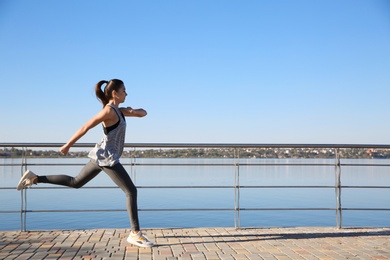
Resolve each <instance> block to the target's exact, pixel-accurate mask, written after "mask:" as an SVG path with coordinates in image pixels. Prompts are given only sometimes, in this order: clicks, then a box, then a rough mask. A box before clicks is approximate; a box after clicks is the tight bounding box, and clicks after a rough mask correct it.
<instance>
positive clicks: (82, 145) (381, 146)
mask: <svg viewBox="0 0 390 260" xmlns="http://www.w3.org/2000/svg"><path fill="white" fill-rule="evenodd" d="M63 145H64V143H6V142H3V143H0V147H34V148H36V147H61V146H63ZM94 145H95V143H76V144H74V145H73V146H72V147H74V148H87V147H93V146H94ZM124 147H134V148H141V147H142V148H194V147H195V148H338V149H342V148H362V149H365V148H367V149H369V148H375V149H390V144H288V143H286V144H274V143H257V144H250V143H125V144H124Z"/></svg>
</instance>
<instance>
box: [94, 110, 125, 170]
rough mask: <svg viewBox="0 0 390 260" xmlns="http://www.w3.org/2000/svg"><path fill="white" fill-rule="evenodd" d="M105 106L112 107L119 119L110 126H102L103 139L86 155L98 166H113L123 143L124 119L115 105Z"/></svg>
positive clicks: (117, 159) (120, 152) (120, 153)
mask: <svg viewBox="0 0 390 260" xmlns="http://www.w3.org/2000/svg"><path fill="white" fill-rule="evenodd" d="M107 106H110V107H112V108H113V109H114V111H115V112H116V114H117V115H118V118H119V121H118V123H117V124H115V125H114V126H112V127H108V128H104V136H103V139H102V140H101V141H100V143H97V144H96V145H95V147H94V148H93V149H92V150H91V151H90V152H89V154H88V157H89V158H91V159H92V160H93V161H95V162H96V163H97V164H98V165H99V166H114V165H115V164H117V163H119V158H120V157H121V155H122V152H123V145H124V143H125V133H126V120H125V118H124V116H123V114H122V112H121V111H120V110H118V109H117V108H116V107H115V106H113V105H111V104H108V105H107ZM115 126H116V127H115ZM114 127H115V128H114Z"/></svg>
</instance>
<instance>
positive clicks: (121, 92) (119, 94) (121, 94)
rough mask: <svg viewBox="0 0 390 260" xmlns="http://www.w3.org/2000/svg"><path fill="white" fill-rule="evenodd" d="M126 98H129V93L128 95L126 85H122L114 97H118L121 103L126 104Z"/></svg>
mask: <svg viewBox="0 0 390 260" xmlns="http://www.w3.org/2000/svg"><path fill="white" fill-rule="evenodd" d="M126 96H127V93H126V88H125V86H124V85H122V87H120V88H119V89H118V91H115V90H114V97H116V98H117V99H118V101H119V103H123V102H125V100H126Z"/></svg>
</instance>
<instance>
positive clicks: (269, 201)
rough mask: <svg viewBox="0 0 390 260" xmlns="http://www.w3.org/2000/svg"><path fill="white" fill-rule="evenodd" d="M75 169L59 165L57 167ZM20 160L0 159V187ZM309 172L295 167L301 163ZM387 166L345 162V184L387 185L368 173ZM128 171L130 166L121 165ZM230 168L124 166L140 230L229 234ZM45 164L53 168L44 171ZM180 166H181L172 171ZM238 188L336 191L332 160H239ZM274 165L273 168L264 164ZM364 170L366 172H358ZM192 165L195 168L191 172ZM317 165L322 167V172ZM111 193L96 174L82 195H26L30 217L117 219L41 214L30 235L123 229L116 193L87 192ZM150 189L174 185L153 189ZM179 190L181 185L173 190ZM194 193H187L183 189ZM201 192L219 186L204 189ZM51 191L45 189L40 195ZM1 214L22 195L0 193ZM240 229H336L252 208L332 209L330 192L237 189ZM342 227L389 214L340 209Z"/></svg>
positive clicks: (363, 200) (15, 220) (380, 198)
mask: <svg viewBox="0 0 390 260" xmlns="http://www.w3.org/2000/svg"><path fill="white" fill-rule="evenodd" d="M64 160H65V161H66V163H75V164H78V165H74V166H66V167H64V166H63V165H56V164H60V163H64ZM87 160H88V159H85V158H84V159H74V158H73V159H58V158H57V159H50V158H48V159H47V158H46V159H45V158H36V159H29V160H28V163H29V164H30V165H31V166H30V167H29V168H30V169H31V170H33V171H35V172H37V173H38V174H55V173H62V174H69V175H75V174H77V173H78V171H79V169H80V168H81V167H82V166H81V165H82V164H84V163H85V162H87ZM20 161H21V159H18V158H13V159H1V162H2V165H3V166H2V167H1V168H0V180H1V183H2V185H1V186H2V187H9V188H11V187H12V188H13V187H15V185H16V183H17V182H18V180H19V178H20V173H21V170H20V165H19V166H4V165H6V164H18V163H20ZM303 162H304V163H305V164H312V165H300V164H302V163H303ZM389 162H390V160H388V159H383V160H375V159H367V160H364V159H363V160H362V159H360V160H351V159H344V160H342V163H343V164H353V165H354V166H343V167H342V170H341V171H342V173H341V182H342V185H346V186H367V185H370V186H389V184H390V174H389V171H388V167H373V166H371V165H372V164H374V163H379V164H389ZM122 163H123V164H125V165H126V164H131V163H132V161H131V159H124V160H122ZM234 163H235V161H234V160H233V159H162V158H160V159H137V161H136V164H137V166H136V167H132V166H129V165H128V166H126V167H127V169H128V171H129V173H130V174H131V176H132V178H133V180H134V181H135V183H136V185H137V186H138V187H139V208H140V220H141V225H142V226H143V227H145V228H166V227H233V226H234V216H235V212H234V210H233V209H234V206H235V205H234V195H235V193H234V192H235V191H234V189H233V188H231V187H232V186H234V180H235V171H236V169H235V167H233V165H234ZM42 164H50V165H42ZM176 164H182V165H176ZM240 164H241V165H242V166H240V185H242V186H257V185H259V186H272V187H273V186H334V185H335V167H334V160H332V159H306V160H303V159H241V160H240ZM269 164H276V165H269ZM356 164H367V165H369V166H356ZM194 165H196V166H194ZM319 165H322V166H319ZM98 186H112V187H113V184H112V182H111V180H110V179H109V178H108V177H107V176H106V175H105V174H104V173H101V174H100V175H99V176H97V177H96V178H95V179H94V180H93V181H91V182H90V183H88V184H87V185H86V187H87V188H84V189H78V190H74V189H68V188H60V189H58V188H53V186H50V185H39V186H34V188H32V189H29V190H28V209H29V210H48V209H50V210H53V209H68V210H86V209H87V210H88V209H91V210H93V209H113V210H121V211H115V212H69V213H63V212H54V213H50V212H49V213H47V212H39V213H35V212H34V213H28V217H27V228H28V229H33V230H36V229H89V228H128V226H129V221H128V217H127V214H126V212H125V211H123V210H124V207H125V206H124V205H125V197H124V194H123V193H122V191H121V190H119V189H116V188H115V189H114V188H112V189H111V188H109V189H98V188H88V187H98ZM155 186H175V188H170V189H168V188H164V189H157V188H154V187H155ZM177 186H186V188H178V187H177ZM190 186H191V187H194V188H188V187H190ZM200 186H220V187H221V188H216V189H209V188H199V187H200ZM41 187H50V189H37V188H41ZM0 192H1V196H0V204H1V208H2V210H19V209H20V201H21V198H20V192H17V191H16V190H15V189H6V190H1V191H0ZM389 195H390V191H389V189H372V188H370V189H363V188H350V189H343V192H342V206H343V207H345V208H389V200H388V198H389V197H390V196H389ZM240 201H241V205H240V207H241V208H245V209H249V210H242V211H241V212H240V217H241V226H242V227H276V226H277V227H291V226H331V227H332V226H335V211H334V210H288V211H287V210H250V209H251V208H257V209H259V208H262V209H271V208H295V207H296V208H319V209H324V208H334V207H335V204H336V202H335V189H334V188H315V189H313V188H285V189H280V188H276V187H273V188H266V187H262V188H242V189H241V193H240ZM196 208H202V209H224V210H219V211H217V210H213V211H203V210H202V211H199V210H195V211H191V210H188V211H148V210H147V209H196ZM19 221H20V214H18V213H6V214H0V229H1V230H16V229H19V228H20V224H19ZM343 226H361V227H388V226H390V211H384V210H370V211H363V210H344V211H343Z"/></svg>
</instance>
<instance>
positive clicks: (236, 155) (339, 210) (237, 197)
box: [0, 143, 390, 231]
mask: <svg viewBox="0 0 390 260" xmlns="http://www.w3.org/2000/svg"><path fill="white" fill-rule="evenodd" d="M60 146H62V144H60V143H0V149H2V148H3V149H4V148H15V149H21V150H22V151H23V154H22V162H21V163H19V164H18V163H16V164H15V163H12V164H8V165H3V166H20V168H21V174H23V172H24V171H25V170H26V169H27V167H28V166H31V165H32V164H30V163H29V162H28V160H27V158H28V155H27V154H26V152H27V150H28V148H30V149H41V148H56V149H57V148H58V147H60ZM93 146H94V144H91V143H80V144H75V145H74V146H73V147H74V148H82V149H83V148H91V147H93ZM147 148H149V149H172V148H179V149H184V148H187V149H188V148H203V149H231V150H233V158H231V159H234V160H233V163H231V162H230V163H222V164H215V163H213V164H204V163H202V164H201V166H230V167H234V183H233V185H225V186H218V185H207V186H203V185H202V186H137V188H139V189H178V188H180V189H199V188H202V189H203V188H204V189H233V190H234V208H185V209H180V208H179V209H178V208H175V209H169V208H164V209H152V208H151V209H143V208H140V209H139V211H234V226H235V228H240V227H241V217H240V213H241V212H242V211H260V210H281V211H288V210H313V211H314V210H332V211H335V213H336V227H337V228H342V225H343V223H342V214H343V211H344V210H376V211H390V208H343V207H342V200H341V192H342V189H353V188H361V189H390V186H369V185H364V186H343V185H341V169H342V167H345V166H367V165H368V164H351V163H344V164H342V163H340V153H339V150H341V149H382V150H387V149H390V145H370V144H367V145H361V144H360V145H359V144H177V143H169V144H168V143H131V144H130V143H126V144H125V149H130V150H133V151H136V150H137V149H147ZM286 148H289V149H328V150H332V151H333V152H332V153H333V154H334V162H333V163H323V164H312V163H310V164H309V163H307V164H306V163H299V164H296V163H294V164H286V163H283V164H278V163H249V164H248V163H243V162H241V161H240V152H242V149H286ZM130 153H131V152H130ZM130 158H131V161H130V163H127V164H126V163H123V165H124V166H128V167H130V174H131V175H132V178H136V169H137V167H140V166H158V167H159V166H166V165H169V166H200V165H199V164H196V163H194V164H188V163H184V164H183V163H170V164H146V163H139V162H137V161H136V158H137V157H135V156H133V157H130ZM33 165H35V166H36V165H40V166H50V165H53V164H47V163H45V164H33ZM54 165H56V166H58V165H59V164H54ZM61 165H62V166H74V165H79V164H69V163H66V164H61ZM244 166H245V167H248V166H249V167H251V166H316V167H334V169H335V185H330V186H329V185H328V186H326V185H317V186H299V185H295V186H291V185H288V186H287V185H286V186H275V185H271V186H270V185H268V186H259V185H241V184H240V180H241V178H240V169H241V168H242V167H244ZM369 166H375V167H377V166H378V167H379V166H380V167H390V164H369ZM87 188H90V189H91V188H92V189H109V188H117V187H114V186H89V187H87ZM267 188H274V189H286V188H288V189H302V188H312V189H320V188H321V189H322V188H325V189H334V190H335V207H334V208H333V207H331V208H318V207H317V208H286V207H284V208H244V207H241V190H242V189H267ZM6 189H15V188H14V187H0V190H6ZM34 189H37V188H34ZM39 189H51V188H49V187H43V188H39ZM104 211H108V212H113V211H126V210H125V209H117V210H115V209H90V210H60V209H53V210H29V209H28V208H27V190H22V191H21V208H20V210H2V209H0V214H7V213H19V214H20V229H21V231H26V229H27V224H26V222H27V213H30V212H36V213H42V212H46V213H47V212H104Z"/></svg>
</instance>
